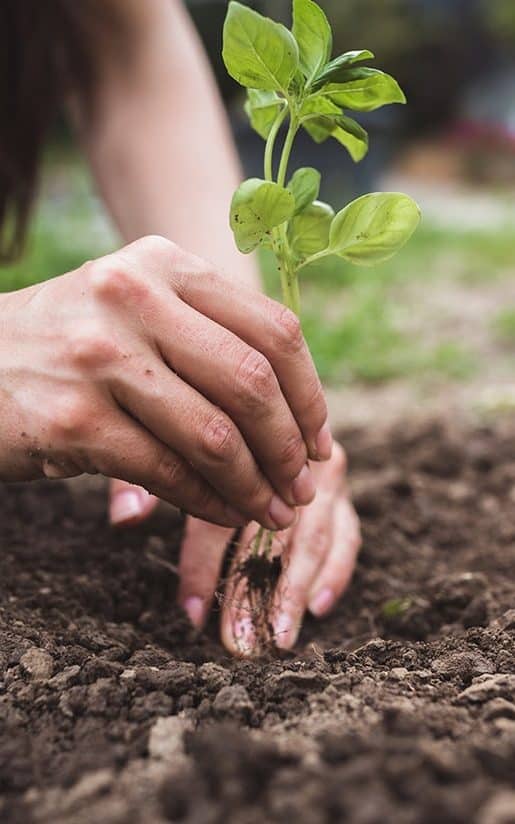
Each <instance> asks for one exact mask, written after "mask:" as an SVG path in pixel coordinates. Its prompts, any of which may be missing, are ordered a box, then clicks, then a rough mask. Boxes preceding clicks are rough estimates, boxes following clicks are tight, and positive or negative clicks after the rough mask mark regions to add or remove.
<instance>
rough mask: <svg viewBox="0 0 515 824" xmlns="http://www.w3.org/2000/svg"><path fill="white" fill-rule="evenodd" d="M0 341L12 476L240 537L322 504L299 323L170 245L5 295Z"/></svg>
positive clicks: (146, 247)
mask: <svg viewBox="0 0 515 824" xmlns="http://www.w3.org/2000/svg"><path fill="white" fill-rule="evenodd" d="M0 328H1V331H2V346H1V348H0V387H1V389H2V393H3V398H2V400H3V403H2V417H1V420H0V478H2V479H4V480H28V479H31V478H37V477H41V476H46V477H48V478H63V477H71V476H73V475H79V474H81V473H83V472H89V473H95V472H101V473H102V474H104V475H107V476H111V477H117V478H120V479H122V480H125V481H128V482H130V483H133V484H138V485H140V486H142V487H144V488H145V489H146V490H148V491H149V492H151V493H154V494H155V495H158V496H159V497H160V498H163V499H165V500H167V501H169V502H171V503H173V504H175V505H176V506H178V507H180V508H182V509H184V510H186V511H187V512H189V513H192V514H193V515H196V516H198V517H202V518H203V519H206V520H210V521H212V522H215V523H218V524H220V525H223V526H227V527H236V526H239V525H243V524H246V523H248V521H249V520H253V519H254V520H257V521H258V522H259V523H260V524H262V525H263V526H266V527H269V528H271V529H277V528H282V527H286V526H288V525H290V524H291V523H292V522H293V520H294V518H295V508H294V507H295V505H296V504H306V503H308V502H309V501H310V500H311V499H312V497H313V495H314V484H313V479H312V476H311V473H310V472H309V470H308V468H307V458H308V456H309V457H311V458H314V457H317V458H319V459H324V458H327V457H328V456H329V454H330V449H331V436H330V432H329V430H328V428H327V425H326V423H325V422H326V406H325V401H324V398H323V394H322V390H321V386H320V382H319V380H318V377H317V375H316V373H315V370H314V367H313V364H312V361H311V358H310V356H309V353H308V350H307V347H306V344H305V342H304V340H303V338H302V335H301V333H300V331H299V325H298V322H297V321H296V319H295V318H294V316H293V315H291V313H288V312H287V311H286V310H285V309H284V307H282V306H280V304H277V303H275V302H274V301H271V300H269V299H267V298H265V297H264V296H262V295H260V294H259V293H257V292H254V291H253V290H249V289H245V288H242V287H239V286H236V285H234V284H233V283H230V282H229V281H226V280H225V279H224V278H222V277H221V276H220V275H218V274H216V273H215V272H213V271H211V270H210V269H209V266H208V265H207V264H205V263H203V262H202V261H201V260H199V259H198V258H195V257H193V256H191V255H189V254H187V253H185V252H183V251H182V250H181V249H179V247H177V246H176V245H175V244H173V243H171V242H170V241H167V240H165V239H164V238H159V237H148V238H144V239H142V240H140V241H137V242H135V243H132V244H130V245H129V246H127V247H125V248H124V249H122V250H120V251H119V252H116V253H115V254H112V255H108V256H106V257H104V258H101V259H99V260H96V261H92V262H90V263H87V264H85V265H84V266H82V267H81V268H80V269H78V270H77V271H75V272H70V273H68V274H66V275H63V276H61V277H58V278H55V279H54V280H51V281H48V282H46V283H43V284H40V285H38V286H34V287H31V288H29V289H25V290H22V291H20V292H13V293H11V294H8V295H3V296H2V297H1V300H0ZM139 494H141V495H143V494H144V493H139Z"/></svg>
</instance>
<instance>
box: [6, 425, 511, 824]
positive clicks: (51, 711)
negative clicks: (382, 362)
mask: <svg viewBox="0 0 515 824" xmlns="http://www.w3.org/2000/svg"><path fill="white" fill-rule="evenodd" d="M343 440H344V443H345V446H346V448H347V450H348V452H349V456H350V463H351V471H352V478H353V485H354V496H355V501H356V504H357V507H358V510H359V512H360V515H361V517H362V519H363V531H364V539H365V541H364V549H363V551H362V554H361V558H360V563H359V568H358V572H357V574H356V577H355V579H354V582H353V584H352V586H351V588H350V590H349V592H348V594H347V596H346V597H345V599H344V600H343V601H342V603H341V605H340V606H339V607H338V609H337V610H336V612H335V613H334V614H333V615H332V616H331V617H330V618H329V619H327V620H326V621H324V622H315V621H314V620H308V621H307V623H306V625H305V628H304V630H303V634H302V636H301V640H300V642H299V644H298V647H297V649H296V650H295V652H294V653H293V654H291V655H289V656H282V657H281V658H274V657H269V658H268V659H265V660H259V661H237V660H232V659H230V658H228V657H227V656H226V655H225V653H224V652H223V650H222V648H221V647H220V645H219V643H218V640H217V630H216V615H215V616H214V617H213V621H212V624H211V626H210V627H209V629H208V631H207V632H206V633H205V634H203V635H201V636H199V635H197V634H196V633H195V632H194V631H193V630H192V629H191V627H190V626H189V624H188V622H187V620H186V619H185V617H184V616H183V615H182V614H181V613H180V611H179V610H178V609H177V608H176V607H175V606H174V592H175V587H176V577H175V574H174V567H173V564H174V563H175V561H176V554H177V549H178V544H179V540H180V534H181V523H180V521H179V520H178V519H177V518H176V517H175V516H173V515H170V514H161V515H159V516H158V517H157V518H156V519H154V520H153V521H152V522H151V523H149V524H148V525H147V526H145V527H142V528H138V529H137V530H127V531H120V532H112V531H110V530H109V529H108V528H107V526H106V524H105V510H104V508H105V503H104V496H103V490H102V489H99V490H96V491H94V492H92V491H91V490H90V491H88V492H85V491H81V489H80V488H79V487H73V486H70V485H67V484H65V483H61V482H46V483H43V484H35V485H19V486H18V485H11V486H9V487H3V488H1V489H0V547H1V552H0V604H1V606H0V794H1V796H0V797H1V801H0V820H2V821H5V822H23V824H31V822H52V824H55V823H57V824H65V822H70V823H71V822H73V824H75V823H76V822H77V824H82V822H84V824H86V822H87V823H88V824H89V822H91V821H100V822H102V823H103V824H122V822H123V824H133V823H134V824H139V823H140V822H141V824H143V822H144V823H145V824H148V823H149V822H150V824H158V823H161V822H163V823H164V822H169V821H172V822H173V821H178V822H186V823H187V824H204V823H207V824H218V822H224V824H225V822H228V823H229V824H258V822H282V821H285V820H287V819H289V818H291V819H292V820H295V821H296V822H300V824H325V822H335V821H336V822H339V821H342V822H352V824H389V822H392V824H394V822H395V824H419V823H420V824H433V822H436V821H438V822H440V824H446V822H449V824H470V822H477V824H513V822H515V574H514V573H515V423H514V422H513V421H512V422H507V421H505V422H503V423H497V424H495V425H489V426H483V427H480V428H477V427H476V428H474V429H467V428H463V427H462V428H460V427H458V426H457V425H456V426H455V427H454V428H451V427H449V425H447V424H443V423H439V422H432V423H426V424H424V425H419V424H417V425H416V426H414V425H406V424H403V425H399V426H396V427H394V428H393V429H392V430H391V431H389V432H388V433H383V434H380V433H377V432H372V431H371V430H368V431H364V430H359V429H355V430H353V431H347V432H346V433H344V437H343Z"/></svg>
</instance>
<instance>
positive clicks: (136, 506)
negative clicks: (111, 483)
mask: <svg viewBox="0 0 515 824" xmlns="http://www.w3.org/2000/svg"><path fill="white" fill-rule="evenodd" d="M143 512H144V505H143V495H142V494H141V493H140V491H139V490H136V489H127V490H126V491H125V492H119V493H118V494H117V495H115V496H114V498H113V500H112V501H111V506H110V510H109V517H110V520H111V524H113V526H116V525H119V524H124V523H129V522H130V521H132V520H134V519H135V518H141V516H142V515H143Z"/></svg>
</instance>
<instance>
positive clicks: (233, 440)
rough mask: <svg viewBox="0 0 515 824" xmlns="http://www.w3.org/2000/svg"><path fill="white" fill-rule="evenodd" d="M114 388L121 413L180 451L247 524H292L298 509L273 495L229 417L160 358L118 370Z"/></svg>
mask: <svg viewBox="0 0 515 824" xmlns="http://www.w3.org/2000/svg"><path fill="white" fill-rule="evenodd" d="M211 371H213V370H212V368H211ZM110 388H111V391H112V393H113V395H114V397H115V399H116V400H117V402H118V403H119V404H120V406H121V407H122V408H123V409H125V410H126V411H128V412H130V414H131V415H132V416H133V417H134V418H136V419H137V420H139V421H140V422H141V423H142V424H143V425H144V426H145V427H146V429H147V430H149V431H150V432H152V433H154V434H155V435H156V436H157V437H158V438H159V439H160V440H161V441H163V442H164V443H165V444H166V445H167V446H169V447H170V448H171V449H172V450H174V452H177V453H180V454H181V455H182V456H183V458H184V459H185V460H186V461H187V462H188V463H189V464H190V465H191V466H192V467H194V468H195V470H196V471H197V472H198V473H199V474H200V475H202V477H203V478H204V479H205V480H206V481H207V482H208V483H209V485H210V486H211V487H212V488H213V489H215V490H216V491H217V492H218V493H219V495H220V497H221V498H223V499H224V500H225V501H227V502H228V503H229V504H230V505H231V506H232V507H233V508H235V509H237V510H238V511H239V512H243V513H244V514H245V515H247V520H253V519H255V520H258V521H259V522H260V523H262V524H263V525H264V526H266V527H267V528H269V529H277V528H278V527H284V526H287V525H288V524H290V523H291V522H292V520H293V518H294V517H295V513H294V510H293V509H292V508H291V507H289V506H287V505H286V504H285V503H284V502H283V501H282V499H281V498H280V497H279V496H277V495H276V494H275V491H274V489H273V488H272V487H271V486H270V484H269V482H268V481H267V480H266V478H265V477H264V475H263V473H262V472H261V471H260V470H259V468H258V466H257V464H256V462H255V460H254V458H253V456H252V454H251V452H250V450H249V448H248V447H247V445H246V443H245V441H244V439H243V437H242V435H241V433H240V432H239V431H238V429H237V427H236V426H235V424H234V423H233V422H232V421H231V419H230V418H229V417H228V415H226V414H225V413H224V412H223V411H222V410H221V409H219V408H218V407H216V406H214V405H213V404H211V403H210V402H209V401H208V400H206V399H205V398H204V397H203V396H202V395H201V394H199V392H197V391H196V390H195V389H193V388H192V387H191V386H189V385H188V384H187V383H185V382H184V381H183V380H182V379H181V378H180V377H178V376H177V375H176V374H174V373H173V372H172V371H171V370H170V369H169V368H168V367H167V366H166V365H165V364H164V363H163V362H162V361H160V360H159V359H158V358H154V359H153V360H152V361H151V362H148V363H147V362H145V363H144V364H143V365H141V366H140V367H139V369H138V370H137V371H136V367H131V366H129V367H126V368H124V369H122V370H120V371H117V373H116V374H115V375H114V376H113V377H112V378H111V379H110Z"/></svg>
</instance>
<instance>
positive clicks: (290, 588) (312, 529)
mask: <svg viewBox="0 0 515 824" xmlns="http://www.w3.org/2000/svg"><path fill="white" fill-rule="evenodd" d="M333 508H334V491H332V490H328V489H319V490H318V491H317V496H316V498H315V500H314V501H313V503H312V504H310V506H309V507H307V508H306V509H305V510H302V512H301V514H300V517H299V522H298V524H297V525H296V527H295V529H294V531H293V535H292V538H291V543H290V548H289V551H288V553H287V556H286V557H285V559H284V564H283V571H282V573H281V577H280V579H279V583H278V586H277V595H276V606H275V609H274V615H273V618H272V623H273V627H274V631H275V639H276V644H277V646H278V647H279V648H280V649H291V648H292V647H293V646H294V645H295V643H296V641H297V638H298V635H299V632H300V628H301V626H302V619H303V617H304V612H305V610H306V607H307V603H308V598H309V593H310V591H311V587H312V585H313V582H314V581H315V579H316V576H317V573H318V571H319V570H320V568H321V567H322V565H323V564H324V562H325V559H326V557H327V556H328V554H329V551H330V548H331V545H332V541H333Z"/></svg>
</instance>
